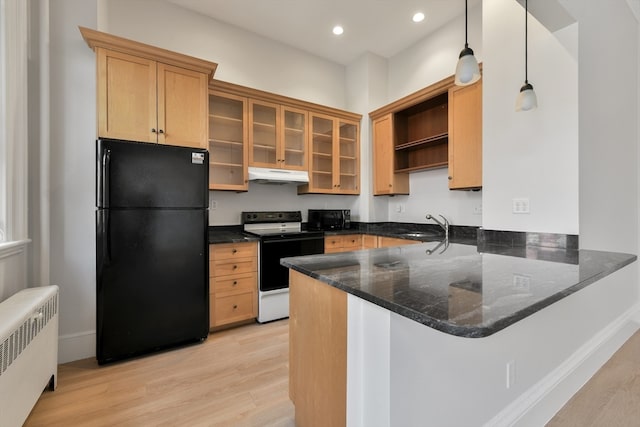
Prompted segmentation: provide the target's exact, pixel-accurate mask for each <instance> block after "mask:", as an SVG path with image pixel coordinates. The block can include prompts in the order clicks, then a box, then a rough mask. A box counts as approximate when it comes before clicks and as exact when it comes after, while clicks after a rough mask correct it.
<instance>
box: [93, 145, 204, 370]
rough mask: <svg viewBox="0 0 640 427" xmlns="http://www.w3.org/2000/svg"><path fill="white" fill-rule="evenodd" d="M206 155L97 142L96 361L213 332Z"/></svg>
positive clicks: (197, 151)
mask: <svg viewBox="0 0 640 427" xmlns="http://www.w3.org/2000/svg"><path fill="white" fill-rule="evenodd" d="M208 158H209V156H208V152H207V151H206V150H201V149H192V148H184V147H174V146H166V145H159V144H149V143H142V142H130V141H119V140H110V139H99V140H98V141H97V144H96V175H97V176H96V178H97V179H96V207H97V209H96V267H97V271H96V275H97V280H96V282H97V283H96V285H97V287H96V302H97V307H96V327H97V341H96V358H97V359H98V363H99V364H103V363H108V362H112V361H116V360H121V359H126V358H129V357H133V356H138V355H142V354H145V353H150V352H153V351H157V350H162V349H166V348H169V347H173V346H177V345H181V344H186V343H190V342H196V341H202V340H204V339H206V337H207V335H208V332H209V265H208V263H209V256H208V253H209V252H208V242H207V228H208V221H209V218H208V173H209V172H208V171H209V161H208Z"/></svg>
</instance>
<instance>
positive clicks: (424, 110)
mask: <svg viewBox="0 0 640 427" xmlns="http://www.w3.org/2000/svg"><path fill="white" fill-rule="evenodd" d="M369 116H370V118H371V120H372V122H373V123H372V124H373V146H374V163H373V167H374V173H373V176H374V177H375V182H374V195H394V194H409V178H408V175H406V174H408V173H411V172H416V171H422V170H428V169H436V168H443V167H448V168H449V181H450V182H449V188H450V189H451V190H457V189H477V188H481V187H482V179H481V178H482V83H481V81H480V82H478V83H476V84H474V85H471V86H466V87H456V86H454V79H453V76H451V77H448V78H446V79H443V80H441V81H439V82H437V83H435V84H433V85H431V86H429V87H426V88H424V89H422V90H420V91H417V92H415V93H413V94H410V95H407V96H406V97H404V98H401V99H399V100H397V101H395V102H393V103H391V104H388V105H386V106H384V107H382V108H379V109H378V110H375V111H372V112H371V113H370V114H369ZM403 174H405V175H403Z"/></svg>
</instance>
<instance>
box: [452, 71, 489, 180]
mask: <svg viewBox="0 0 640 427" xmlns="http://www.w3.org/2000/svg"><path fill="white" fill-rule="evenodd" d="M480 187H482V80H480V81H478V82H477V83H475V84H473V85H470V86H454V87H452V88H450V89H449V188H450V189H452V190H454V189H470V188H480Z"/></svg>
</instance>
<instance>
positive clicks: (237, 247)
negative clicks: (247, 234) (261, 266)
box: [209, 242, 258, 328]
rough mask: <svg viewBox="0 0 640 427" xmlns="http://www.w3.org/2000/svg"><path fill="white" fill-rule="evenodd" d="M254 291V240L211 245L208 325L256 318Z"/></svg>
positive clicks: (221, 324) (255, 260)
mask: <svg viewBox="0 0 640 427" xmlns="http://www.w3.org/2000/svg"><path fill="white" fill-rule="evenodd" d="M257 293H258V244H257V242H242V243H221V244H215V245H210V248H209V327H210V328H214V327H217V326H223V325H228V324H231V323H235V322H240V321H243V320H248V319H253V318H255V317H256V316H257V315H258V301H257Z"/></svg>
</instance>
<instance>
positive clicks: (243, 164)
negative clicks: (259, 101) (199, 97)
mask: <svg viewBox="0 0 640 427" xmlns="http://www.w3.org/2000/svg"><path fill="white" fill-rule="evenodd" d="M246 140H247V99H246V98H243V97H240V96H235V95H231V94H227V93H220V92H215V91H212V92H210V94H209V189H210V190H236V191H247V190H248V184H249V181H248V177H247V154H248V153H247V148H246V147H247V145H246Z"/></svg>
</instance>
